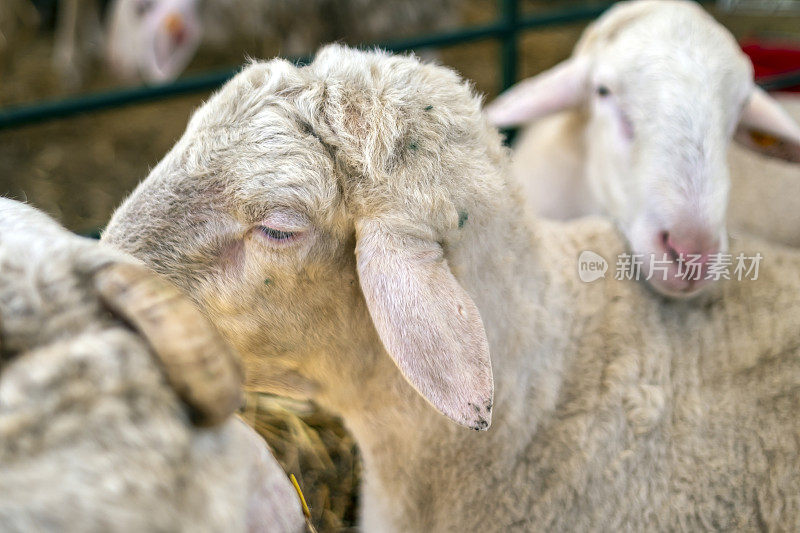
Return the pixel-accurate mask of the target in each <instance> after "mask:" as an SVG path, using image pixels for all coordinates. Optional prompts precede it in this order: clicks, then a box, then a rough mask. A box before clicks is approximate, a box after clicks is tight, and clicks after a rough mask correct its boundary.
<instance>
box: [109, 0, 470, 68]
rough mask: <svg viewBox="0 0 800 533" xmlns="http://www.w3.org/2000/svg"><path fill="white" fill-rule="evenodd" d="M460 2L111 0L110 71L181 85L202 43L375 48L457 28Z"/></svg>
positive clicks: (289, 49) (292, 49)
mask: <svg viewBox="0 0 800 533" xmlns="http://www.w3.org/2000/svg"><path fill="white" fill-rule="evenodd" d="M460 4H461V1H460V0H393V1H391V2H386V1H384V0H205V1H203V2H201V1H200V0H112V2H111V5H110V6H109V13H110V15H109V17H108V22H107V24H106V34H107V48H106V50H107V52H106V57H107V60H108V64H109V65H110V66H111V67H112V69H113V70H114V71H115V72H116V73H118V74H119V75H120V76H122V77H123V78H128V79H136V78H140V79H143V80H145V81H147V82H162V81H167V80H171V79H174V78H176V77H177V76H178V75H179V74H180V73H181V72H182V71H183V70H184V69H185V68H186V66H187V64H188V63H189V61H190V60H191V59H192V57H193V56H194V54H195V52H196V50H197V47H198V46H199V44H200V42H201V40H205V41H206V42H207V43H209V44H210V45H211V46H213V47H216V48H230V46H231V43H232V42H235V41H236V40H237V39H239V40H242V39H245V40H248V41H253V42H257V43H262V45H263V46H266V44H267V43H269V42H270V41H271V40H272V41H277V43H278V44H279V46H280V48H281V50H280V51H281V54H283V55H286V56H300V55H303V54H309V53H310V52H312V51H313V50H314V49H315V48H316V47H317V46H318V45H319V44H320V43H323V42H328V41H332V40H336V39H342V38H346V39H347V40H348V41H350V42H353V43H364V42H372V41H377V40H386V39H387V38H392V37H394V38H397V37H400V36H408V35H415V34H420V33H426V32H428V33H429V32H433V31H435V30H440V29H442V28H446V27H449V26H453V25H454V23H455V22H456V21H457V20H458V8H459V6H460Z"/></svg>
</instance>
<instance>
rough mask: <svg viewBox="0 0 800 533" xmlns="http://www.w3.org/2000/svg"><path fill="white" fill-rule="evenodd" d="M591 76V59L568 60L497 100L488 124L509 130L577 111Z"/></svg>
mask: <svg viewBox="0 0 800 533" xmlns="http://www.w3.org/2000/svg"><path fill="white" fill-rule="evenodd" d="M588 75H589V58H588V57H586V56H578V57H573V58H571V59H567V60H566V61H563V62H561V63H559V64H558V65H556V66H555V67H553V68H551V69H550V70H547V71H545V72H542V73H541V74H539V75H538V76H534V77H533V78H528V79H526V80H523V81H521V82H519V83H518V84H516V85H514V86H513V87H511V88H510V89H508V90H507V91H505V92H504V93H503V94H501V95H500V96H498V97H497V99H496V100H494V101H493V102H492V103H490V104H489V105H488V106H486V115H487V116H488V118H489V122H491V123H492V124H494V125H495V126H497V127H499V128H506V127H510V126H516V125H519V124H522V123H525V122H531V121H534V120H536V119H539V118H541V117H543V116H545V115H549V114H551V113H556V112H558V111H563V110H564V109H569V108H571V107H577V106H578V105H580V104H581V102H583V100H584V99H585V98H586V93H587V86H588Z"/></svg>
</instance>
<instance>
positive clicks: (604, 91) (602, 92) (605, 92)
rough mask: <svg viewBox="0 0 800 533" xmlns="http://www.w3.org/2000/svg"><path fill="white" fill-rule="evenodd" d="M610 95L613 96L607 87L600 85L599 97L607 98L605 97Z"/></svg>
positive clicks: (598, 88)
mask: <svg viewBox="0 0 800 533" xmlns="http://www.w3.org/2000/svg"><path fill="white" fill-rule="evenodd" d="M609 94H611V91H610V90H609V89H608V87H606V86H605V85H599V86H598V87H597V95H598V96H602V97H605V96H608V95H609Z"/></svg>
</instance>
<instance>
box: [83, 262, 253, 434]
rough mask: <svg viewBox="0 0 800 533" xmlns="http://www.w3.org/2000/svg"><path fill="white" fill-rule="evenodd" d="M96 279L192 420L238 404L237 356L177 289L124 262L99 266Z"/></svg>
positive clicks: (219, 416)
mask: <svg viewBox="0 0 800 533" xmlns="http://www.w3.org/2000/svg"><path fill="white" fill-rule="evenodd" d="M94 285H95V288H96V290H97V292H98V293H99V295H100V297H101V298H102V300H103V301H104V303H105V304H106V306H107V307H108V308H109V309H110V310H111V311H112V312H113V313H114V314H116V315H118V316H119V317H120V318H122V319H123V320H125V321H126V322H127V323H128V324H129V325H131V326H132V327H133V328H134V329H136V330H137V331H139V332H140V333H141V334H142V335H143V336H144V338H145V339H146V340H147V342H148V343H149V345H150V347H151V348H152V350H153V352H155V353H156V355H157V356H158V359H159V360H160V362H161V364H162V366H163V369H164V371H165V373H166V376H167V380H168V381H169V383H170V385H171V386H172V387H173V389H174V390H175V391H176V392H177V394H178V396H179V397H180V398H181V399H182V400H183V401H184V402H185V403H186V404H188V406H189V407H190V409H191V414H192V419H193V421H194V422H195V423H197V424H198V425H203V426H211V425H215V424H218V423H220V422H222V421H223V420H225V419H226V418H227V417H228V416H229V415H230V414H231V413H233V412H234V411H236V409H238V408H239V406H240V404H241V385H242V379H243V373H242V368H241V366H240V364H239V360H238V358H237V357H236V356H235V354H234V353H233V351H232V348H231V347H230V346H229V345H228V344H227V343H226V342H225V341H224V340H223V339H222V337H221V336H220V335H219V333H217V331H216V329H215V328H214V326H213V325H212V324H211V323H210V322H209V321H208V319H206V318H205V317H204V316H203V315H202V314H201V313H200V311H198V310H197V309H196V308H195V307H194V305H193V304H192V303H191V302H190V301H189V300H188V299H187V298H186V297H185V296H183V295H182V294H181V293H180V292H179V291H178V289H176V288H175V287H173V286H172V285H170V284H169V283H167V282H166V281H163V280H161V279H159V278H158V277H156V275H155V274H153V273H151V272H149V271H147V270H146V269H145V268H143V267H141V266H137V265H134V264H128V263H112V264H110V265H106V266H105V267H103V268H101V269H100V270H98V271H97V272H96V273H95V275H94Z"/></svg>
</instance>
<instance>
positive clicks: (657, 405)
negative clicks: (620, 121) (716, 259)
mask: <svg viewBox="0 0 800 533" xmlns="http://www.w3.org/2000/svg"><path fill="white" fill-rule="evenodd" d="M507 158H508V153H507V151H506V149H505V148H503V146H502V144H501V139H500V136H499V134H498V133H497V131H496V130H495V129H494V128H493V127H491V126H490V124H489V123H488V122H487V121H486V119H485V118H484V117H483V116H482V114H481V109H480V100H479V98H478V97H477V96H475V94H474V93H473V91H472V90H471V89H470V87H469V85H468V84H467V83H465V82H463V81H462V80H461V79H460V78H459V77H458V76H457V75H456V74H455V73H454V72H452V71H450V70H448V69H446V68H443V67H437V66H432V65H425V64H422V63H420V62H418V61H417V60H416V59H415V58H413V57H399V56H391V55H389V54H385V53H382V52H377V51H376V52H360V51H355V50H350V49H347V48H343V47H340V46H329V47H326V48H324V49H323V50H322V51H320V53H319V54H318V55H317V57H316V59H315V60H314V61H313V62H312V63H311V64H310V65H308V66H305V67H302V68H298V67H296V66H294V65H292V64H291V63H289V62H286V61H282V60H277V59H276V60H273V61H269V62H265V63H255V64H253V65H250V66H249V67H247V68H246V69H245V70H244V71H243V72H241V73H240V74H239V75H237V76H236V77H235V78H233V80H231V81H230V82H229V83H228V84H226V85H225V86H224V87H223V88H222V89H221V90H220V91H219V92H217V93H216V94H215V95H214V96H213V97H212V98H211V99H210V100H209V101H208V102H207V103H206V104H205V105H204V106H202V107H201V108H199V109H198V110H197V112H196V113H195V114H194V116H193V117H192V118H191V120H190V122H189V125H188V127H187V130H186V133H185V134H184V136H183V137H182V138H181V139H180V140H179V141H178V142H177V144H176V145H175V147H174V148H173V149H172V150H171V151H170V152H169V154H168V155H167V156H166V157H165V158H164V159H163V160H162V161H161V162H160V163H159V164H158V165H157V166H156V168H154V169H153V171H152V172H151V174H150V176H149V177H148V178H147V179H145V180H144V181H143V182H142V183H141V184H140V185H139V186H138V188H137V189H136V190H135V191H134V192H133V193H132V194H131V196H130V197H129V198H128V199H127V200H126V201H125V202H124V203H123V204H122V206H121V207H120V208H119V209H118V211H117V212H116V213H115V214H114V216H113V217H112V220H111V222H110V223H109V225H108V228H107V230H106V232H105V233H104V235H103V241H104V242H105V243H106V244H107V245H112V246H115V247H118V248H120V249H122V250H125V251H127V252H130V253H131V254H133V255H134V256H136V257H138V258H140V259H141V260H142V261H144V262H145V264H147V265H148V266H150V267H152V268H153V269H155V270H156V271H158V272H160V273H162V274H164V275H165V276H167V277H168V278H169V279H171V280H172V281H174V282H175V283H176V284H177V285H178V286H179V287H180V288H181V289H182V290H183V291H185V292H186V293H187V294H189V295H190V296H191V297H192V298H193V299H194V300H195V301H196V302H197V303H198V304H199V305H200V307H201V308H202V309H204V310H205V313H206V314H207V316H208V317H209V318H210V319H211V320H212V321H213V322H214V323H215V324H216V325H217V326H218V327H219V328H220V329H221V331H222V332H223V334H224V335H225V336H226V337H227V338H228V339H229V340H230V341H231V342H232V343H233V344H234V345H235V346H236V348H237V349H238V351H239V353H240V354H241V355H242V357H243V361H244V365H245V384H246V387H247V388H249V389H254V390H262V391H268V392H272V393H276V394H282V395H286V396H291V397H296V398H306V399H308V398H310V399H313V400H315V401H316V402H317V403H318V404H319V405H321V406H323V407H324V408H326V409H328V410H330V411H332V412H334V413H337V414H339V415H341V416H342V417H343V419H344V421H345V423H346V425H347V427H348V428H349V429H350V430H351V431H352V432H353V434H354V436H355V438H356V440H357V442H358V444H359V446H360V449H361V451H362V453H363V459H364V484H363V489H362V500H361V501H362V516H361V525H362V527H363V529H364V530H365V531H514V530H528V531H529V530H532V529H533V530H542V531H590V530H606V531H614V530H619V529H626V530H674V529H686V530H692V529H700V528H713V527H717V528H720V529H725V528H728V529H730V528H734V527H738V528H756V527H759V525H761V526H763V527H766V528H773V529H780V528H781V527H784V528H791V527H793V526H794V525H796V524H797V523H798V520H800V472H798V470H797V468H796V465H797V463H798V461H799V460H800V449H799V448H798V437H800V426H798V423H797V417H796V416H795V408H796V406H797V404H798V401H800V398H799V397H798V394H799V392H798V391H800V388H798V383H800V357H798V356H800V348H798V346H800V299H798V298H797V294H798V291H799V290H800V255H798V254H797V253H793V252H790V251H785V250H779V249H775V248H772V247H770V246H768V245H766V244H762V243H760V242H756V241H742V242H733V250H734V251H737V250H742V251H744V252H747V253H749V254H750V253H754V252H755V251H759V252H760V253H761V254H762V255H763V257H764V260H763V264H762V265H761V267H760V272H759V278H758V280H757V281H742V282H737V281H728V282H723V283H720V284H719V289H720V290H719V294H718V295H713V297H712V295H710V294H709V295H705V296H704V297H703V298H702V299H701V300H700V301H688V302H687V301H673V300H665V299H662V298H657V297H654V296H653V295H652V293H651V292H650V291H648V290H647V289H646V286H644V285H643V284H639V283H634V282H631V281H615V280H614V279H612V277H611V276H609V277H608V279H605V280H598V281H595V282H594V283H583V282H581V281H580V280H579V279H578V276H577V274H576V260H577V258H578V255H579V253H580V252H581V251H583V250H596V251H600V252H602V253H603V254H604V255H605V257H606V258H610V254H612V253H618V252H621V251H622V250H623V242H622V240H621V238H620V237H619V236H618V234H617V233H616V231H615V230H614V229H613V227H612V225H611V223H610V222H607V221H605V220H603V219H594V218H593V219H586V220H581V221H577V222H574V223H570V224H564V223H556V222H546V221H533V220H531V219H529V218H526V216H525V214H524V213H525V209H524V203H523V198H522V196H521V194H520V193H519V192H518V190H517V187H516V185H514V183H513V181H511V180H510V178H509V177H508V175H507V170H508V168H507V167H508V161H507ZM715 292H716V291H715ZM701 302H702V303H701ZM426 400H427V402H428V403H429V404H430V405H428V404H426ZM431 405H432V406H433V407H434V408H435V409H433V408H431ZM436 410H438V411H439V412H440V413H442V414H444V415H445V416H441V414H439V413H437V412H436ZM453 421H455V422H457V424H454V423H453ZM459 425H460V426H465V427H460V426H459ZM467 428H469V429H473V430H481V431H469V430H468V429H467Z"/></svg>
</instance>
